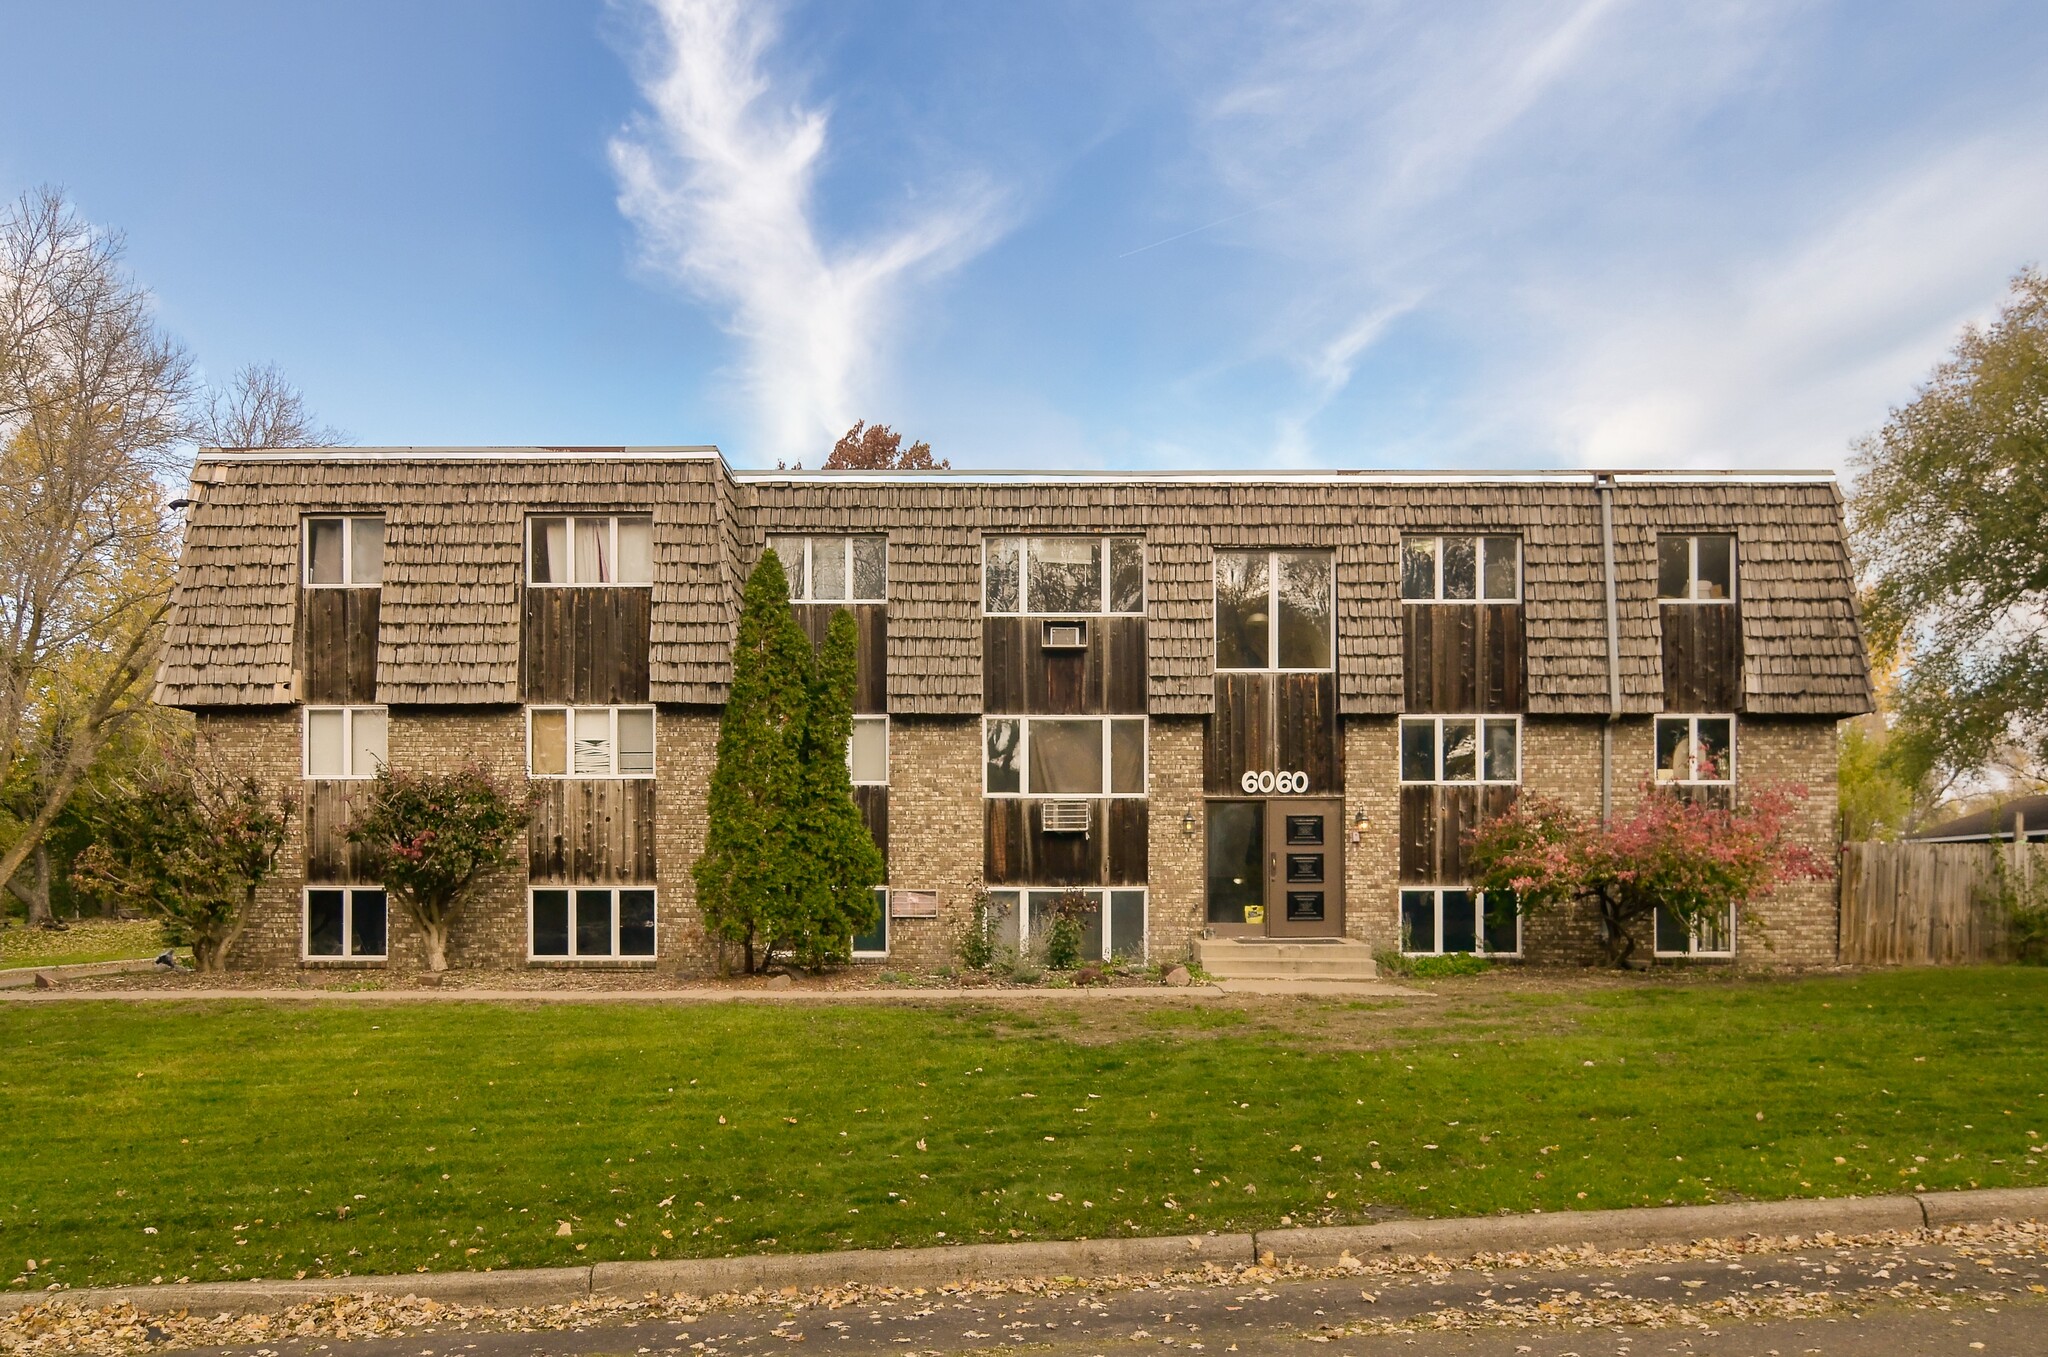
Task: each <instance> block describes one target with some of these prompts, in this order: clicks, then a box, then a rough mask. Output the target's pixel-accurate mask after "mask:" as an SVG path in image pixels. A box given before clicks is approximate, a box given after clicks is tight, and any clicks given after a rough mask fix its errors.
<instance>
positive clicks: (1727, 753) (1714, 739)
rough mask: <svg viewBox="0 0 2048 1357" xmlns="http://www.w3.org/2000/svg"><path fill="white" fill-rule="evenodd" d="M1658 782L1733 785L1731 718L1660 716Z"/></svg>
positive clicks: (1733, 762)
mask: <svg viewBox="0 0 2048 1357" xmlns="http://www.w3.org/2000/svg"><path fill="white" fill-rule="evenodd" d="M1654 726H1655V731H1654V733H1655V738H1656V748H1657V781H1658V782H1660V783H1680V784H1701V783H1704V784H1707V785H1710V786H1727V785H1729V784H1730V783H1732V782H1734V781H1735V718H1734V717H1733V716H1659V717H1657V718H1656V721H1655V723H1654Z"/></svg>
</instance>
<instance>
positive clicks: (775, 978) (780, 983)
mask: <svg viewBox="0 0 2048 1357" xmlns="http://www.w3.org/2000/svg"><path fill="white" fill-rule="evenodd" d="M795 983H796V981H794V980H792V979H790V978H789V977H788V976H786V975H771V976H769V977H768V988H769V989H788V988H789V987H790V986H791V985H794V984H795Z"/></svg>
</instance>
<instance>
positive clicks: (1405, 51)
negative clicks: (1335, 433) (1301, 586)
mask: <svg viewBox="0 0 2048 1357" xmlns="http://www.w3.org/2000/svg"><path fill="white" fill-rule="evenodd" d="M1259 14H1260V16H1261V17H1260V18H1259V19H1258V20H1256V21H1254V22H1252V23H1250V24H1249V25H1247V24H1245V23H1243V22H1241V21H1232V23H1231V25H1230V27H1229V28H1228V31H1226V32H1222V33H1217V32H1214V31H1207V32H1205V31H1203V30H1200V29H1195V30H1188V29H1183V30H1181V31H1180V32H1179V33H1177V34H1175V35H1173V36H1171V37H1169V38H1168V39H1167V43H1168V46H1169V48H1170V49H1172V50H1174V51H1175V53H1176V55H1177V57H1178V59H1179V61H1180V63H1181V65H1182V66H1183V68H1184V70H1187V71H1188V72H1190V80H1191V83H1192V84H1193V85H1194V87H1195V88H1194V93H1193V95H1192V97H1193V100H1194V102H1195V105H1196V107H1197V110H1198V115H1199V116H1198V125H1197V135H1198V141H1199V144H1200V146H1201V148H1202V150H1203V151H1204V153H1205V154H1206V155H1207V157H1208V159H1209V162H1210V164H1211V166H1212V168H1213V171H1214V173H1215V174H1216V176H1217V178H1218V179H1219V180H1220V181H1221V183H1222V184H1224V185H1225V186H1226V187H1227V188H1228V190H1229V191H1230V193H1231V194H1232V196H1234V197H1235V198H1236V199H1237V200H1238V201H1241V202H1245V203H1256V202H1265V201H1267V200H1269V199H1270V198H1272V197H1273V196H1275V195H1276V194H1278V195H1284V196H1285V198H1286V200H1287V206H1286V210H1284V211H1276V212H1261V213H1257V214H1255V215H1252V216H1249V217H1246V218H1245V219H1244V220H1243V221H1242V222H1238V223H1235V224H1234V226H1233V227H1232V234H1233V236H1234V237H1235V238H1236V239H1237V240H1239V241H1240V242H1241V243H1242V244H1244V245H1246V246H1248V247H1250V248H1251V249H1252V250H1253V251H1255V252H1263V253H1264V254H1265V255H1266V257H1267V258H1269V259H1270V260H1273V261H1275V270H1274V271H1275V272H1276V273H1278V274H1282V275H1292V276H1289V277H1285V278H1284V280H1277V281H1274V282H1271V283H1269V288H1270V295H1271V297H1272V302H1271V304H1270V306H1269V307H1268V308H1267V311H1266V315H1265V317H1264V326H1263V328H1259V329H1254V330H1252V331H1251V332H1250V338H1249V339H1248V341H1247V344H1246V348H1245V353H1244V354H1243V359H1244V361H1247V362H1259V361H1263V360H1266V359H1270V358H1279V359H1281V360H1282V361H1283V362H1285V363H1286V364H1287V365H1288V366H1290V367H1291V368H1292V369H1293V370H1294V371H1295V372H1296V373H1297V374H1298V375H1299V387H1298V388H1297V390H1296V391H1295V392H1294V393H1292V394H1291V395H1282V396H1281V398H1280V399H1279V400H1278V401H1276V409H1275V413H1274V416H1273V422H1274V426H1275V429H1276V438H1277V441H1278V443H1279V448H1280V451H1281V452H1282V454H1283V455H1290V456H1300V457H1313V456H1316V455H1318V453H1319V452H1320V455H1323V456H1326V457H1327V456H1329V455H1332V454H1335V455H1338V456H1353V457H1355V456H1357V455H1358V453H1357V449H1356V445H1355V444H1354V443H1349V442H1344V441H1341V436H1340V440H1339V445H1338V446H1336V447H1330V446H1324V447H1322V448H1320V449H1319V448H1318V440H1317V439H1316V437H1315V436H1314V433H1313V426H1314V425H1315V424H1316V423H1317V421H1319V420H1321V419H1322V418H1323V415H1324V412H1325V411H1326V410H1328V409H1330V408H1331V407H1332V406H1333V405H1335V404H1337V403H1338V401H1339V400H1340V398H1341V397H1342V396H1343V393H1344V392H1345V391H1346V389H1347V388H1348V387H1349V386H1350V384H1351V383H1352V381H1353V379H1354V377H1356V376H1357V375H1358V374H1359V373H1361V372H1362V371H1364V370H1366V369H1368V368H1370V366H1371V365H1372V363H1373V361H1374V350H1375V347H1376V346H1380V345H1383V344H1386V343H1388V342H1390V341H1391V340H1392V339H1393V338H1394V337H1396V336H1397V335H1398V334H1399V333H1400V329H1401V326H1402V324H1403V323H1404V322H1406V321H1408V320H1410V319H1413V320H1415V321H1417V322H1419V323H1422V324H1426V325H1430V326H1433V327H1434V328H1435V329H1436V331H1437V333H1438V336H1439V342H1443V343H1455V344H1463V345H1467V346H1468V347H1469V352H1466V353H1460V354H1457V355H1455V357H1456V358H1458V359H1461V360H1463V361H1464V362H1466V363H1469V364H1472V365H1474V366H1477V365H1479V364H1483V363H1491V362H1496V361H1499V360H1501V358H1502V356H1503V353H1504V351H1505V350H1506V349H1508V348H1510V347H1512V339H1513V336H1514V335H1516V334H1517V333H1518V332H1524V331H1526V330H1528V329H1529V328H1530V327H1529V322H1530V320H1531V319H1532V318H1531V317H1530V316H1529V315H1528V314H1527V313H1526V310H1525V308H1526V306H1527V305H1528V302H1529V294H1531V293H1533V294H1535V295H1536V296H1538V297H1541V296H1542V294H1543V293H1544V292H1545V291H1546V290H1547V289H1548V288H1549V287H1550V286H1552V285H1561V283H1562V280H1561V279H1559V278H1557V277H1556V276H1554V275H1555V271H1557V270H1563V271H1565V272H1567V273H1571V272H1575V271H1577V270H1579V269H1580V268H1581V266H1582V265H1584V264H1585V263H1586V262H1587V260H1588V258H1589V257H1594V258H1597V259H1606V258H1610V257H1612V255H1613V252H1614V250H1615V249H1616V244H1615V243H1614V242H1611V241H1604V240H1600V239H1598V238H1597V233H1598V231H1599V229H1600V228H1599V225H1598V223H1599V222H1600V219H1601V217H1602V215H1603V214H1604V213H1605V212H1606V210H1607V209H1609V208H1611V207H1613V206H1614V204H1615V203H1616V202H1621V203H1624V204H1625V203H1627V201H1628V200H1629V198H1630V195H1631V191H1632V190H1633V189H1635V188H1636V186H1635V185H1633V184H1632V183H1631V182H1630V181H1631V179H1633V178H1635V177H1636V176H1638V175H1642V176H1644V177H1647V176H1648V175H1650V174H1651V173H1653V172H1654V170H1655V168H1656V167H1657V166H1658V165H1659V164H1660V163H1668V160H1669V158H1670V157H1671V155H1672V154H1673V148H1674V146H1675V144H1676V143H1678V142H1679V141H1680V140H1681V139H1682V138H1683V137H1684V136H1685V135H1686V134H1687V133H1689V132H1690V131H1691V130H1692V129H1693V128H1694V127H1695V125H1696V124H1697V122H1698V121H1699V120H1700V119H1701V118H1703V117H1705V116H1707V115H1708V114H1710V113H1711V112H1712V111H1714V110H1715V109H1716V108H1717V107H1719V106H1720V105H1721V104H1722V103H1723V102H1724V101H1725V100H1727V99H1728V98H1730V97H1731V96H1732V95H1733V94H1735V93H1736V92H1738V91H1740V90H1741V89H1742V88H1743V86H1744V85H1745V83H1746V82H1749V81H1752V80H1755V79H1757V78H1758V76H1757V70H1758V67H1759V65H1760V64H1765V63H1767V62H1768V60H1769V59H1770V57H1771V54H1772V52H1773V50H1774V45H1775V43H1776V42H1777V40H1778V39H1779V38H1780V37H1781V36H1782V32H1783V30H1784V29H1785V27H1786V26H1787V24H1788V22H1790V21H1789V20H1788V19H1787V18H1786V16H1785V11H1784V10H1783V9H1782V8H1779V7H1772V6H1761V5H1758V4H1756V3H1753V0H1725V2H1724V3H1717V4H1703V5H1699V6H1691V7H1687V8H1686V9H1685V10H1683V11H1674V10H1671V9H1668V8H1645V7H1641V6H1637V5H1632V4H1630V3H1628V0H1567V2H1566V3H1562V4H1551V5H1530V4H1527V3H1521V2H1520V0H1513V2H1507V3H1495V4H1490V5H1481V6H1475V7H1465V8H1460V9H1459V10H1457V11H1456V12H1455V13H1453V12H1449V11H1444V10H1441V9H1425V8H1415V7H1409V6H1401V5H1392V4H1381V5H1367V6H1359V5H1355V4H1338V3H1331V0H1277V2H1276V3H1275V4H1273V5H1270V6H1267V7H1262V9H1261V10H1260V11H1259ZM1226 55H1227V58H1228V59H1227V60H1224V59H1223V58H1224V57H1225V56H1226ZM1641 191H1642V192H1643V193H1644V195H1645V196H1646V197H1647V196H1650V195H1653V194H1654V193H1655V192H1656V190H1653V189H1643V190H1641ZM1627 210H1628V209H1627V208H1626V207H1624V208H1623V212H1624V214H1625V213H1626V211H1627ZM1574 234H1575V236H1576V238H1575V239H1574V238H1570V237H1572V236H1573V235H1574ZM1673 243H1678V242H1673ZM1620 248H1621V249H1622V250H1623V251H1624V252H1626V251H1627V250H1629V249H1631V248H1637V249H1639V248H1640V242H1634V243H1631V242H1622V243H1621V246H1620ZM1554 340H1555V336H1554V335H1546V336H1544V338H1543V340H1542V341H1541V342H1542V343H1550V342H1554ZM1550 356H1551V355H1549V354H1547V353H1543V352H1541V351H1538V350H1537V346H1536V345H1535V344H1531V345H1530V346H1529V349H1528V350H1527V351H1525V352H1524V353H1523V355H1522V357H1524V358H1526V359H1527V360H1529V361H1531V362H1532V363H1536V364H1539V365H1544V366H1547V362H1546V360H1547V358H1548V357H1550ZM1452 357H1453V355H1452V354H1450V353H1445V354H1443V355H1442V356H1441V358H1440V360H1439V361H1440V362H1441V361H1444V360H1448V359H1451V358H1452ZM1443 375H1444V376H1445V377H1447V378H1448V377H1451V376H1452V374H1451V373H1450V372H1448V371H1446V372H1445V373H1444V374H1443ZM1459 375H1470V374H1459ZM1491 375H1492V376H1493V377H1495V378H1496V379H1499V378H1500V377H1501V376H1502V374H1499V373H1493V374H1491ZM1437 408H1438V411H1439V414H1440V415H1443V416H1450V417H1447V418H1441V419H1440V420H1439V423H1440V425H1441V426H1442V427H1444V428H1445V429H1446V430H1447V431H1449V430H1452V429H1455V430H1456V431H1457V432H1456V433H1455V434H1453V435H1452V436H1453V437H1458V438H1461V439H1462V438H1469V437H1471V435H1472V434H1473V433H1474V432H1475V431H1476V430H1477V429H1479V428H1481V427H1495V426H1497V423H1498V416H1497V415H1495V414H1493V413H1492V412H1488V413H1487V414H1486V415H1484V416H1483V417H1481V418H1479V419H1477V420H1476V421H1475V420H1473V419H1471V418H1469V415H1470V412H1458V414H1456V415H1453V414H1452V412H1450V411H1447V410H1444V409H1443V408H1442V407H1441V405H1440V404H1439V405H1438V407H1437ZM1324 441H1325V443H1328V442H1329V441H1331V440H1328V439H1325V440H1324ZM1463 451H1464V449H1463V448H1460V447H1457V446H1445V447H1444V448H1443V449H1442V452H1443V454H1444V455H1447V456H1451V457H1456V456H1459V455H1460V454H1461V453H1462V452H1463ZM1532 451H1534V450H1533V449H1532Z"/></svg>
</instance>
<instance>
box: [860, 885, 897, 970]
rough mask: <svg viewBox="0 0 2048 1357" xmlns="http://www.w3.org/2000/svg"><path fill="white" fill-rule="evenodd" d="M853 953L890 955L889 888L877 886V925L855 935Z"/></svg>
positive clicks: (869, 957) (877, 955)
mask: <svg viewBox="0 0 2048 1357" xmlns="http://www.w3.org/2000/svg"><path fill="white" fill-rule="evenodd" d="M853 955H854V956H855V957H856V958H868V959H872V958H876V957H885V956H887V955H889V888H888V887H887V886H877V887H875V926H874V927H873V928H870V929H869V930H868V931H867V932H865V933H856V934H854V935H853Z"/></svg>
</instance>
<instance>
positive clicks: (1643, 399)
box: [1503, 137, 2048, 467]
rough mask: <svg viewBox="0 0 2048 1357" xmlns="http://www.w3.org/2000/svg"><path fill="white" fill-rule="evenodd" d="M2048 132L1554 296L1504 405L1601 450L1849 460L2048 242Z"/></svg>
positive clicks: (1954, 154)
mask: <svg viewBox="0 0 2048 1357" xmlns="http://www.w3.org/2000/svg"><path fill="white" fill-rule="evenodd" d="M2044 223H2048V148H2044V147H2042V146H2041V145H2040V144H2039V142H2038V141H2037V140H2035V139H2033V138H2031V137H2015V138H2011V139H2005V138H1995V137H1984V138H1976V139H1972V140H1969V141H1966V142H1963V143H1961V144H1959V145H1955V146H1946V147H1941V148H1938V149H1934V150H1931V151H1929V152H1927V153H1925V154H1924V155H1922V156H1921V157H1919V158H1918V159H1915V160H1911V161H1909V162H1908V163H1906V164H1904V165H1902V166H1900V167H1899V168H1898V169H1897V170H1895V171H1894V172H1893V173H1892V174H1891V175H1889V176H1887V177H1885V178H1882V179H1880V180H1878V181H1877V182H1875V183H1873V184H1871V185H1869V186H1867V187H1866V188H1865V189H1864V190H1863V191H1861V192H1859V193H1855V194H1851V195H1845V197H1844V200H1843V201H1842V202H1841V203H1840V204H1839V205H1838V206H1837V207H1836V209H1835V210H1834V211H1833V212H1830V213H1828V214H1826V215H1824V216H1822V217H1821V218H1820V219H1819V220H1818V221H1816V222H1815V223H1814V224H1813V225H1812V226H1811V227H1810V228H1809V229H1807V230H1805V231H1803V232H1801V233H1799V234H1798V235H1796V236H1794V237H1793V238H1792V239H1790V240H1788V241H1786V242H1784V243H1783V244H1782V245H1781V246H1779V247H1778V248H1777V249H1775V250H1754V251H1750V252H1745V253H1742V254H1738V255H1736V256H1734V257H1732V258H1729V259H1726V260H1722V261H1718V262H1717V264H1716V265H1715V266H1714V267H1712V268H1709V269H1706V270H1702V271H1700V272H1698V273H1694V274H1690V275H1686V276H1680V277H1676V278H1670V279H1665V280H1651V279H1646V278H1643V277H1641V276H1640V275H1639V274H1638V273H1637V272H1636V271H1635V270H1627V271H1624V272H1623V273H1622V274H1620V275H1619V276H1616V277H1614V278H1610V279H1608V280H1606V281H1605V283H1604V284H1602V283H1601V282H1600V281H1599V280H1596V279H1593V278H1586V279H1583V280H1581V281H1582V283H1583V284H1584V285H1582V286H1579V287H1576V288H1573V289H1571V290H1570V292H1569V293H1568V294H1560V295H1558V296H1555V297H1552V298H1550V299H1548V300H1546V301H1545V302H1544V303H1543V304H1542V306H1541V308H1540V309H1541V310H1544V311H1546V312H1548V314H1547V315H1545V316H1543V318H1542V319H1541V321H1540V322H1539V328H1540V329H1541V330H1542V331H1543V332H1544V333H1545V334H1546V335H1547V336H1548V338H1549V342H1547V343H1545V344H1544V345H1542V346H1541V352H1542V353H1543V354H1544V355H1546V356H1543V357H1537V356H1536V355H1535V354H1533V353H1532V354H1527V355H1524V356H1523V357H1522V358H1521V359H1520V360H1519V362H1518V367H1519V369H1520V370H1519V373H1518V377H1517V379H1516V380H1515V381H1513V382H1512V383H1511V384H1510V385H1509V387H1508V389H1507V390H1506V391H1504V392H1503V394H1504V396H1506V399H1505V400H1504V401H1503V404H1506V405H1512V406H1515V407H1517V408H1519V409H1520V410H1521V411H1522V412H1523V413H1524V415H1525V417H1526V418H1527V419H1528V420H1529V421H1530V422H1531V424H1532V425H1535V426H1538V427H1544V428H1546V431H1547V436H1548V437H1550V438H1552V439H1554V441H1555V444H1556V445H1557V446H1560V447H1564V448H1567V449H1570V450H1573V451H1575V452H1576V453H1577V455H1578V456H1579V457H1580V458H1581V459H1582V460H1584V461H1586V462H1588V463H1593V464H1600V465H1610V466H1611V465H1645V464H1661V463H1664V462H1679V463H1683V464H1691V465H1722V464H1725V465H1775V466H1807V467H1826V466H1838V465H1841V464H1842V463H1843V462H1845V460H1846V458H1847V455H1848V452H1849V440H1850V438H1851V437H1852V436H1853V435H1855V434H1857V433H1861V432H1867V431H1870V430H1873V429H1874V428H1875V427H1876V425H1877V423H1878V422H1879V420H1881V418H1882V417H1883V414H1884V412H1885V410H1886V409H1887V407H1888V406H1890V405H1894V404H1899V403H1902V402H1904V401H1905V400H1907V399H1908V398H1909V397H1910V395H1911V393H1912V390H1913V387H1914V384H1915V383H1916V382H1918V381H1920V380H1921V379H1923V378H1924V377H1925V376H1926V375H1927V373H1928V371H1929V370H1930V368H1931V367H1932V366H1933V364H1934V362H1935V361H1936V360H1937V359H1938V358H1939V357H1940V356H1941V355H1942V354H1943V353H1944V352H1945V351H1947V350H1948V349H1949V348H1950V347H1952V345H1953V344H1954V341H1955V338H1956V335H1957V332H1958V331H1959V330H1960V328H1961V327H1962V325H1963V324H1964V323H1965V322H1967V321H1972V320H1982V319H1986V318H1988V316H1989V314H1990V312H1991V311H1992V310H1993V309H1995V306H1996V304H1997V302H1998V301H1999V299H2000V298H2001V296H2002V294H2003V292H2004V288H2005V283H2006V281H2007V279H2008V277H2009V276H2010V274H2011V273H2012V272H2013V271H2014V270H2015V269H2016V268H2017V266H2018V265H2019V264H2020V263H2022V262H2025V261H2027V260H2029V259H2032V258H2036V257H2038V256H2039V254H2040V253H2041V251H2042V250H2043V248H2044V246H2048V227H2044Z"/></svg>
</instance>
